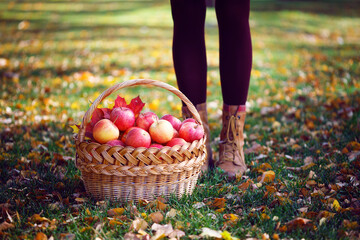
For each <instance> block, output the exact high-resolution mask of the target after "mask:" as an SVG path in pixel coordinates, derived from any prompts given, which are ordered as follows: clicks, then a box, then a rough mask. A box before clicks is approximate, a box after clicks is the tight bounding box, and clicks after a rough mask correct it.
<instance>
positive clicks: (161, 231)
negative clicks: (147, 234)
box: [151, 223, 174, 236]
mask: <svg viewBox="0 0 360 240" xmlns="http://www.w3.org/2000/svg"><path fill="white" fill-rule="evenodd" d="M151 230H153V231H155V232H156V233H155V235H164V236H169V235H170V234H171V233H172V232H173V231H174V229H173V227H172V225H171V223H169V224H165V225H160V224H157V223H154V224H153V225H152V226H151Z"/></svg>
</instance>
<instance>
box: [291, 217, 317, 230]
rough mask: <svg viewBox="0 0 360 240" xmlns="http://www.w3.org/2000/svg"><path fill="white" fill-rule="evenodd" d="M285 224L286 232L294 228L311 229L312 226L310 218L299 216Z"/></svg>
mask: <svg viewBox="0 0 360 240" xmlns="http://www.w3.org/2000/svg"><path fill="white" fill-rule="evenodd" d="M285 226H286V231H287V232H291V231H293V230H296V229H311V228H313V227H314V225H313V224H312V222H311V220H309V219H306V218H301V217H298V218H295V219H293V220H291V221H289V222H287V223H286V225H285Z"/></svg>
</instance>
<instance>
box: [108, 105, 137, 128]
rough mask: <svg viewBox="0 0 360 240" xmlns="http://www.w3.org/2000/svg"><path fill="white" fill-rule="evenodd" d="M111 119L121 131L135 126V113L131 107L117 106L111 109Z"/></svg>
mask: <svg viewBox="0 0 360 240" xmlns="http://www.w3.org/2000/svg"><path fill="white" fill-rule="evenodd" d="M110 120H111V121H112V122H113V123H114V124H115V125H116V126H117V127H118V129H119V130H120V131H125V130H126V129H128V128H129V127H132V126H134V123H135V114H134V112H133V111H132V110H131V109H130V108H127V107H117V108H114V109H113V110H112V111H111V113H110Z"/></svg>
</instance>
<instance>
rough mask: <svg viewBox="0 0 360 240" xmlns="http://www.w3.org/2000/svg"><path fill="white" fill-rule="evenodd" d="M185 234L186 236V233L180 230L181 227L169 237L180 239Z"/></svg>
mask: <svg viewBox="0 0 360 240" xmlns="http://www.w3.org/2000/svg"><path fill="white" fill-rule="evenodd" d="M184 236H185V233H184V232H183V231H181V230H179V229H175V230H174V231H173V232H172V233H170V234H169V235H168V237H169V238H170V239H173V238H176V239H180V238H182V237H184Z"/></svg>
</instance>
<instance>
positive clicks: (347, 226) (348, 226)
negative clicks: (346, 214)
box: [342, 219, 359, 230]
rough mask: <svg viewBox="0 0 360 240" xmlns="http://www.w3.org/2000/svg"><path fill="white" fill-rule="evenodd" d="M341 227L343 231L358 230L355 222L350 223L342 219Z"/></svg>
mask: <svg viewBox="0 0 360 240" xmlns="http://www.w3.org/2000/svg"><path fill="white" fill-rule="evenodd" d="M342 225H343V226H344V228H345V229H351V230H355V229H357V228H359V224H358V222H357V221H353V222H350V221H349V220H347V219H344V221H343V222H342Z"/></svg>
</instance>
